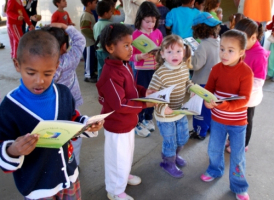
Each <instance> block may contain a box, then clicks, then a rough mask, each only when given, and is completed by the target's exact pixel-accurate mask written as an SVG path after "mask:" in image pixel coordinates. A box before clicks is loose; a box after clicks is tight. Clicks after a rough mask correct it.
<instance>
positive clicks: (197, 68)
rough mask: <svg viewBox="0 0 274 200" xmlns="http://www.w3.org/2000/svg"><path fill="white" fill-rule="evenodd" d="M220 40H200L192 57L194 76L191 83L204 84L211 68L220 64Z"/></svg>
mask: <svg viewBox="0 0 274 200" xmlns="http://www.w3.org/2000/svg"><path fill="white" fill-rule="evenodd" d="M219 50H220V40H219V39H214V38H207V39H202V40H201V43H200V45H199V47H198V49H197V50H196V51H195V52H194V56H192V65H193V70H194V74H193V77H192V82H193V83H197V84H206V83H207V80H208V77H209V74H210V71H211V68H212V67H213V66H214V65H216V64H217V63H219V62H220V57H219Z"/></svg>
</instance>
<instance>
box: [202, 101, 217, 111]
mask: <svg viewBox="0 0 274 200" xmlns="http://www.w3.org/2000/svg"><path fill="white" fill-rule="evenodd" d="M204 102H205V107H207V108H208V109H212V108H214V107H216V106H218V105H219V104H218V103H216V102H215V101H213V100H212V99H211V101H210V103H208V102H206V101H204Z"/></svg>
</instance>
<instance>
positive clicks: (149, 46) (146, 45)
mask: <svg viewBox="0 0 274 200" xmlns="http://www.w3.org/2000/svg"><path fill="white" fill-rule="evenodd" d="M132 46H134V47H135V48H136V49H138V50H139V51H141V52H142V53H151V54H155V52H156V51H157V50H159V49H160V47H158V46H157V45H156V44H155V43H154V42H153V41H152V40H151V39H150V38H148V37H147V36H145V35H144V34H142V35H140V36H139V37H137V38H136V39H135V40H133V42H132Z"/></svg>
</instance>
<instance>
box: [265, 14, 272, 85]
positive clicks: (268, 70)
mask: <svg viewBox="0 0 274 200" xmlns="http://www.w3.org/2000/svg"><path fill="white" fill-rule="evenodd" d="M266 30H271V34H272V36H274V15H273V17H272V22H271V23H270V24H268V25H267V26H266ZM269 50H270V52H271V53H270V56H269V60H268V69H267V78H268V79H271V81H273V82H274V44H273V43H270V49H269Z"/></svg>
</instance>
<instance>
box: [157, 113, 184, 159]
mask: <svg viewBox="0 0 274 200" xmlns="http://www.w3.org/2000/svg"><path fill="white" fill-rule="evenodd" d="M157 126H158V128H159V130H160V134H161V135H162V137H163V144H162V153H163V154H164V156H165V157H172V156H175V155H176V149H177V147H181V146H184V145H185V144H186V143H187V141H188V138H189V133H188V120H187V117H186V116H184V117H183V118H181V119H179V120H177V121H174V122H160V121H157Z"/></svg>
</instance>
